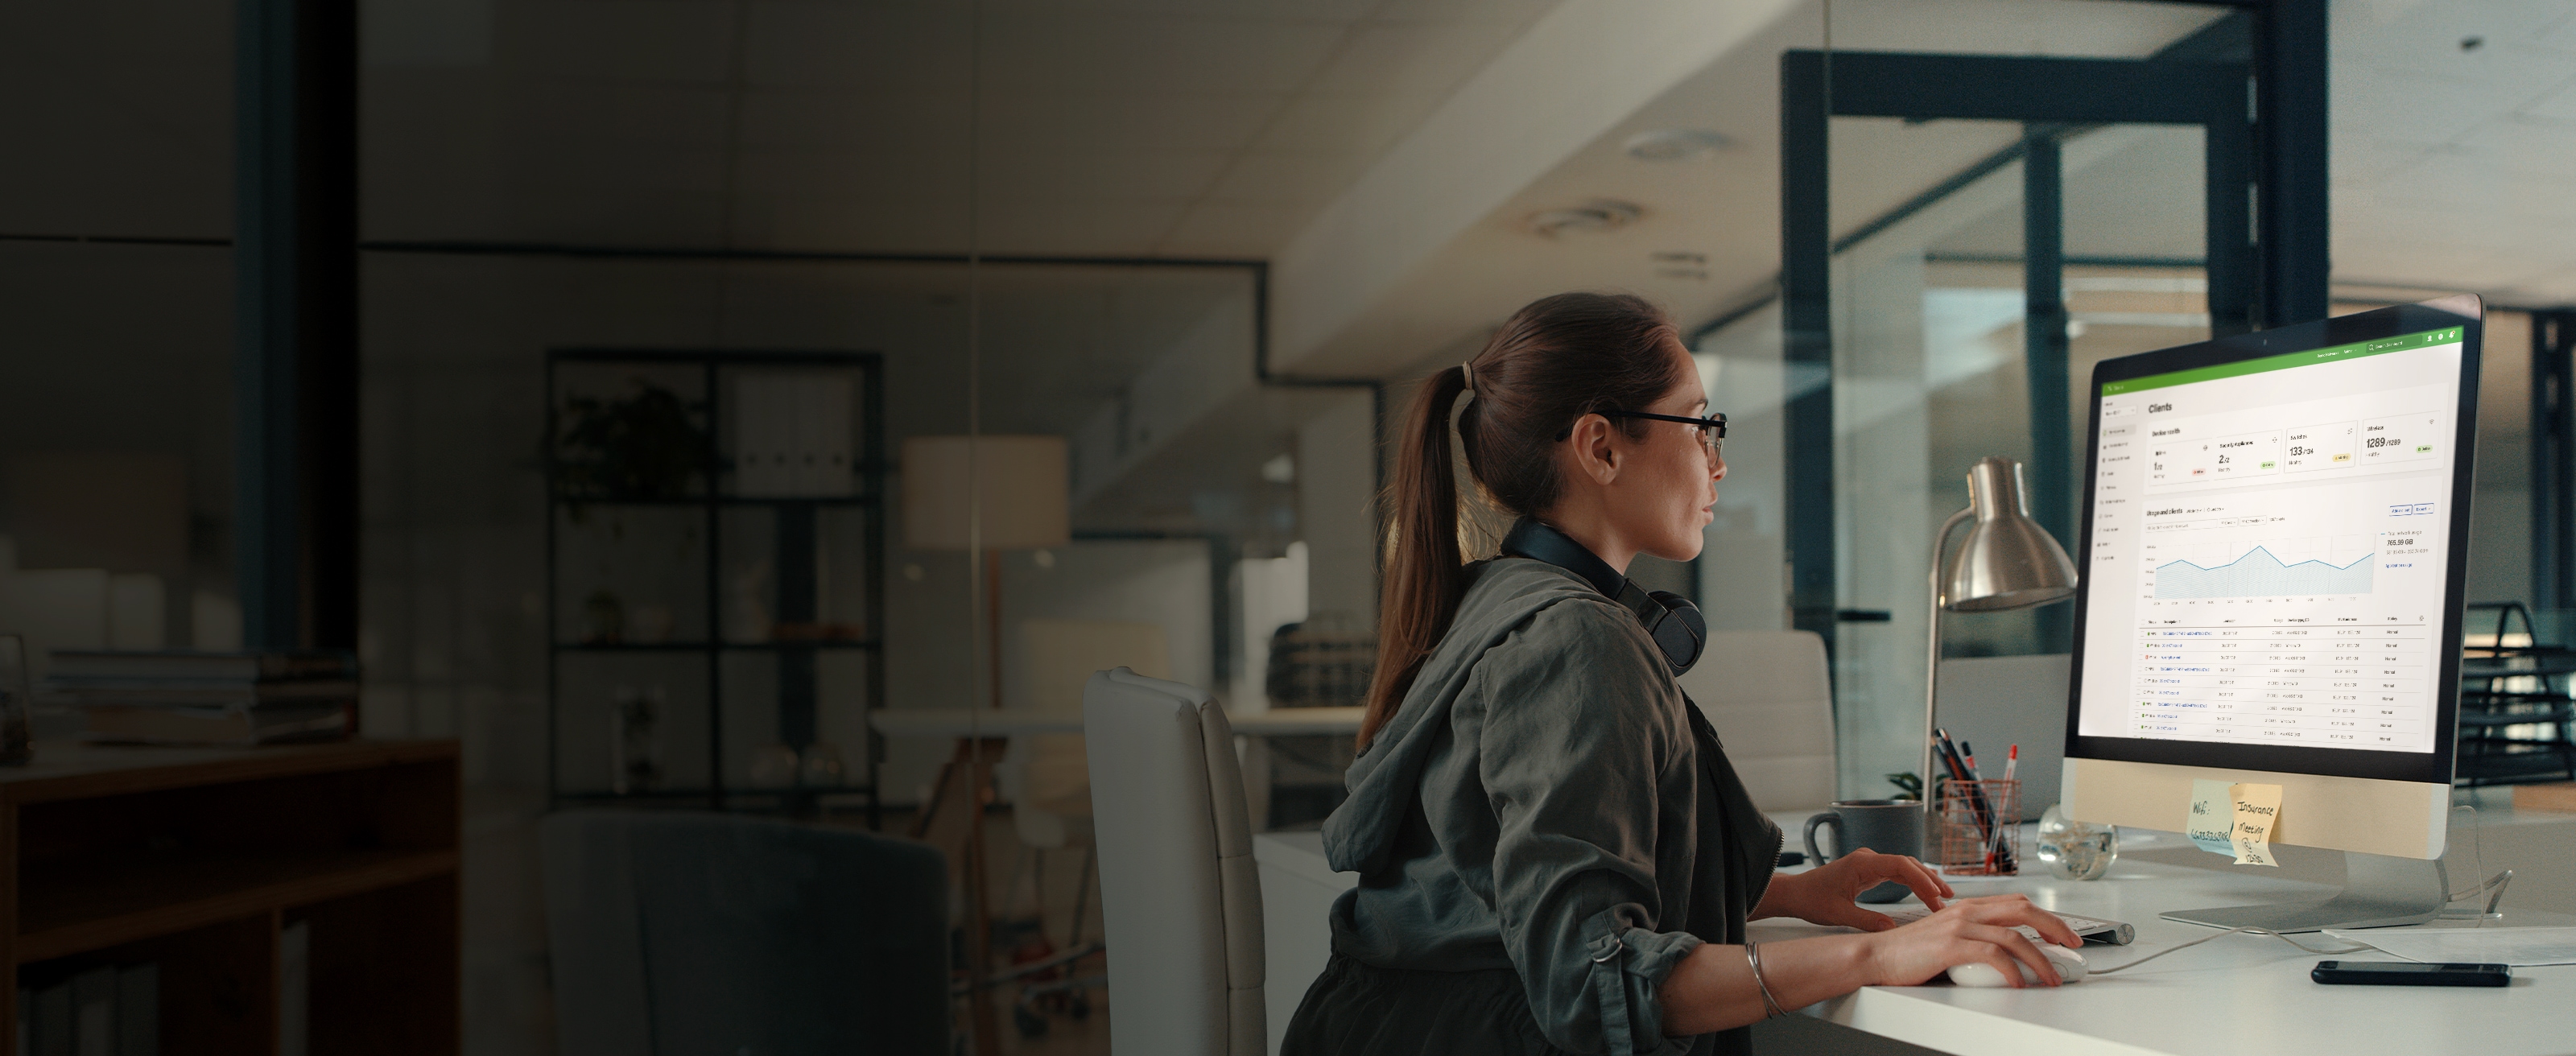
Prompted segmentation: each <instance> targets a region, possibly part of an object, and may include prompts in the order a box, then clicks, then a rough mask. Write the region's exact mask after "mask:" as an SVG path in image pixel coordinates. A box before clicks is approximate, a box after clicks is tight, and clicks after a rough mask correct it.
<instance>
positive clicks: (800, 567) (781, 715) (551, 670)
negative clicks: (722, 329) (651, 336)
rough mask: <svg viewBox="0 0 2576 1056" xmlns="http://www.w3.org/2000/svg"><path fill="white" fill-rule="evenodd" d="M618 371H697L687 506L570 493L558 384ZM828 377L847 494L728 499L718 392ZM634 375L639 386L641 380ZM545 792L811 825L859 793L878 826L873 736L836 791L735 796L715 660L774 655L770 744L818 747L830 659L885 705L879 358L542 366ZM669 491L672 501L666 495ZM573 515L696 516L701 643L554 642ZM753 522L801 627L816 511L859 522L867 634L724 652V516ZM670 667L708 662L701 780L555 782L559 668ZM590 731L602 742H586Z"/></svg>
mask: <svg viewBox="0 0 2576 1056" xmlns="http://www.w3.org/2000/svg"><path fill="white" fill-rule="evenodd" d="M621 366H625V367H632V368H634V369H636V370H637V371H639V372H657V373H659V374H662V375H665V376H669V375H672V374H673V373H674V372H675V371H685V372H690V373H693V374H694V376H695V378H696V381H697V384H698V398H697V399H696V400H695V401H686V400H685V399H684V405H685V406H686V407H687V409H688V412H689V415H690V417H691V418H692V419H693V420H694V424H695V425H696V427H697V429H698V430H699V432H700V436H701V439H702V443H701V444H700V445H699V450H698V452H697V454H696V457H695V460H694V465H692V466H691V467H690V473H691V479H690V480H689V482H688V483H687V485H686V486H685V487H682V488H680V489H679V490H680V491H682V492H683V494H677V495H674V494H668V493H660V494H644V493H634V492H628V493H622V494H621V493H618V492H616V491H614V490H579V489H575V488H572V487H569V486H568V482H567V480H566V472H565V469H566V467H567V466H568V465H570V464H571V463H570V462H569V461H567V459H566V457H565V456H566V445H565V414H566V403H565V400H564V396H565V391H564V386H563V384H562V382H563V377H564V374H565V371H566V370H567V369H586V370H593V371H614V370H615V369H617V368H619V367H621ZM763 371H774V372H816V373H824V372H833V371H846V372H847V373H848V374H849V376H850V377H852V378H853V379H854V381H855V387H854V391H853V394H852V396H853V398H852V406H851V408H850V417H851V426H852V429H853V431H854V435H853V436H852V437H851V441H852V451H853V458H852V460H851V465H850V472H851V473H853V474H854V476H855V478H856V479H855V480H854V481H853V485H854V487H853V489H852V493H851V494H848V495H827V496H814V497H775V498H773V497H762V496H747V495H741V494H736V493H735V488H736V487H737V486H738V480H737V473H736V470H737V466H736V463H735V459H734V457H733V454H734V453H733V452H731V451H730V450H728V445H727V443H726V437H727V435H728V430H729V429H730V428H731V427H732V425H733V424H734V423H733V422H731V421H730V420H728V418H727V414H726V412H727V408H726V406H725V403H726V401H725V394H726V391H727V390H726V387H725V384H724V382H725V380H726V378H727V376H728V375H731V374H737V373H742V372H763ZM639 376H640V375H639ZM545 399H546V444H545V455H544V460H545V468H546V499H547V502H546V597H545V609H546V627H547V634H548V643H547V644H548V648H547V651H546V727H547V746H546V784H547V791H548V795H549V798H550V800H551V801H552V802H553V803H554V804H555V805H557V806H569V805H576V804H593V805H595V804H602V803H626V804H632V805H636V806H656V805H658V806H704V807H708V808H711V809H717V810H752V811H773V812H783V813H789V814H812V813H814V812H816V811H817V810H818V808H819V806H820V805H821V804H822V802H823V799H824V797H844V796H849V795H857V796H862V797H864V800H865V807H864V809H865V811H866V817H867V823H868V824H869V826H870V827H872V828H873V827H875V826H877V825H878V824H879V823H880V820H881V819H880V810H881V806H880V801H881V798H882V797H881V796H880V795H879V789H878V781H879V769H880V767H881V766H882V764H883V762H884V756H885V751H884V742H883V739H882V738H881V737H879V736H878V735H877V734H876V733H875V731H874V730H873V729H868V730H865V732H864V740H863V742H862V743H860V744H858V745H855V746H850V747H856V748H857V749H858V751H857V752H856V753H855V754H856V756H857V758H855V759H853V758H850V757H849V754H846V753H845V755H844V757H843V764H844V767H845V775H846V779H845V780H844V782H842V783H841V784H839V785H834V786H828V787H809V786H806V785H804V784H802V783H799V784H798V785H796V786H794V787H787V788H753V787H731V786H729V785H728V783H727V781H726V776H725V755H724V752H725V727H726V715H727V705H728V703H731V702H737V701H735V700H734V698H731V697H729V696H728V693H727V689H726V683H725V660H726V658H727V656H728V655H729V654H762V655H769V656H773V657H774V658H775V660H776V671H777V699H776V707H777V730H776V737H777V740H778V743H781V744H785V745H787V746H788V747H790V748H793V749H796V750H797V751H798V752H800V753H802V752H803V751H804V750H805V749H806V748H807V747H808V746H809V745H811V744H813V743H814V741H815V740H816V738H817V732H818V730H817V725H818V721H817V720H818V717H819V711H818V703H819V702H818V688H819V687H818V672H817V667H818V660H819V658H820V657H821V656H822V655H824V654H827V653H834V652H842V651H850V652H857V653H862V654H865V656H866V660H865V663H866V675H865V678H864V680H863V685H864V689H863V692H864V693H865V702H864V706H865V708H867V709H869V710H874V709H877V708H881V707H883V706H885V681H886V675H885V663H884V653H885V650H884V635H885V626H886V623H885V574H886V561H885V554H886V549H885V547H886V544H885V539H886V481H887V467H888V465H889V460H888V457H887V450H886V440H885V425H884V421H885V417H884V403H885V369H884V359H883V357H882V356H880V355H878V354H876V353H871V352H834V351H803V350H732V349H707V350H692V349H618V348H562V349H553V350H550V351H549V352H548V353H547V356H546V382H545ZM663 490H665V491H666V492H667V490H668V489H663ZM576 509H583V510H601V509H607V510H615V509H638V510H646V509H664V510H672V511H687V510H695V511H697V512H698V513H699V520H698V529H699V530H698V535H697V539H698V543H697V557H698V560H699V563H700V565H701V568H700V569H699V570H698V571H699V573H700V575H701V576H702V582H701V584H700V587H701V589H702V590H703V592H704V597H703V599H702V610H703V611H702V612H701V613H700V617H701V619H702V622H701V623H700V625H699V626H700V628H701V629H702V633H701V634H700V635H698V636H695V637H691V638H687V639H673V640H660V641H600V640H593V641H582V640H570V641H567V640H566V639H565V636H564V627H565V616H566V611H565V609H564V604H565V598H564V597H563V595H564V593H565V590H564V586H565V584H564V579H565V577H564V569H563V567H562V565H563V558H564V539H563V534H564V531H565V528H564V522H565V520H566V519H567V514H568V513H570V512H571V511H573V510H576ZM743 510H756V511H765V512H767V513H768V514H769V515H770V519H771V522H772V527H773V536H774V538H773V540H772V542H771V550H770V555H771V556H770V564H771V567H772V568H773V569H774V577H775V588H774V589H775V593H774V596H773V600H772V603H771V604H772V607H773V608H774V610H775V611H774V613H772V614H771V618H772V620H773V621H774V622H773V627H775V626H780V625H794V624H798V623H807V624H811V623H812V622H813V621H814V620H815V619H816V616H817V612H818V602H819V600H820V599H819V597H818V593H819V586H820V575H819V569H818V566H817V561H818V557H819V555H820V554H821V552H822V551H821V547H822V545H823V542H822V540H821V539H820V537H819V535H818V523H817V522H818V520H819V519H820V517H821V515H822V514H823V513H824V512H825V511H834V510H850V511H854V512H857V513H858V514H859V515H860V517H861V532H862V533H863V535H864V543H863V545H862V547H861V549H862V554H863V557H862V560H861V566H862V568H863V570H864V571H863V576H864V587H863V596H864V601H863V610H864V611H863V614H862V620H863V623H862V624H861V626H862V628H863V633H862V634H861V635H860V636H858V637H856V638H829V637H809V638H777V637H773V638H769V639H762V640H728V639H727V637H726V635H725V633H724V631H725V619H724V613H723V611H722V610H723V606H724V605H725V603H726V600H727V597H726V594H725V591H724V589H723V586H724V585H723V583H722V582H721V580H722V576H723V564H724V554H725V551H724V545H725V542H726V538H725V534H724V533H725V523H724V522H725V519H726V518H725V516H724V515H725V514H726V513H727V512H729V511H743ZM572 656H589V657H596V658H603V659H605V658H616V657H654V656H661V657H669V656H698V657H701V658H703V661H704V664H705V668H704V671H705V674H704V677H705V680H706V683H705V684H706V695H705V701H706V728H705V742H706V743H705V749H706V759H705V767H706V780H705V782H704V783H703V784H702V785H700V784H690V785H687V786H685V787H653V788H637V789H630V790H629V791H626V792H614V791H604V790H601V789H600V788H597V787H592V786H590V785H588V784H587V783H586V782H584V781H582V780H581V776H580V775H567V774H566V773H565V772H564V770H565V768H564V754H565V753H564V744H563V741H564V738H565V736H566V730H565V709H566V701H565V678H564V661H565V659H566V658H567V657H572ZM595 732H598V731H595Z"/></svg>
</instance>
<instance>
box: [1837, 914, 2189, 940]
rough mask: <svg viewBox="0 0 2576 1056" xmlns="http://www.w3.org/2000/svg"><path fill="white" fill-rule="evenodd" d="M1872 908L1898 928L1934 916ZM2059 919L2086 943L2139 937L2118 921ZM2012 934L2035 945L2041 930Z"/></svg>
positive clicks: (2027, 929) (2023, 929)
mask: <svg viewBox="0 0 2576 1056" xmlns="http://www.w3.org/2000/svg"><path fill="white" fill-rule="evenodd" d="M1870 908H1872V909H1876V910H1878V911H1879V912H1881V913H1885V914H1887V916H1888V919H1890V920H1893V921H1895V922H1897V923H1899V924H1912V923H1914V922H1915V921H1918V920H1921V919H1923V918H1925V917H1928V916H1931V915H1932V911H1931V910H1928V909H1925V908H1923V907H1922V906H1920V905H1905V906H1872V907H1870ZM2056 916H2057V919H2059V920H2062V921H2065V922H2066V927H2067V929H2068V930H2070V931H2073V932H2074V933H2075V937H2077V938H2079V939H2083V940H2084V941H2086V942H2098V943H2104V944H2107V945H2111V946H2126V945H2128V944H2129V943H2130V942H2131V941H2132V940H2134V939H2136V938H2137V937H2138V929H2136V928H2132V927H2130V926H2128V925H2126V924H2122V923H2120V922H2119V921H2116V920H2094V919H2093V918H2091V917H2079V916H2076V915H2074V914H2072V913H2059V914H2057V915H2056ZM2013 930H2014V931H2018V932H2020V933H2022V934H2023V935H2026V936H2029V938H2030V940H2031V941H2033V942H2037V941H2039V929H2037V928H2033V927H2029V926H2027V925H2025V926H2022V927H2018V928H2014V929H2013Z"/></svg>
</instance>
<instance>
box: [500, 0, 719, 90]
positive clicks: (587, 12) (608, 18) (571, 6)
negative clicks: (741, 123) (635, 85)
mask: <svg viewBox="0 0 2576 1056" xmlns="http://www.w3.org/2000/svg"><path fill="white" fill-rule="evenodd" d="M734 7H735V5H733V4H731V3H724V2H720V0H516V2H514V3H509V4H505V5H503V6H502V8H501V11H500V18H499V24H500V33H501V55H502V59H503V61H504V62H506V63H510V64H513V65H518V66H521V67H523V68H526V69H529V70H530V71H531V72H537V71H542V72H543V73H544V74H546V75H551V76H558V77H597V78H604V79H609V80H622V81H673V82H681V83H698V84H713V83H724V82H726V81H729V80H731V79H732V64H733V38H734V28H735V22H736V19H737V15H736V12H735V10H734Z"/></svg>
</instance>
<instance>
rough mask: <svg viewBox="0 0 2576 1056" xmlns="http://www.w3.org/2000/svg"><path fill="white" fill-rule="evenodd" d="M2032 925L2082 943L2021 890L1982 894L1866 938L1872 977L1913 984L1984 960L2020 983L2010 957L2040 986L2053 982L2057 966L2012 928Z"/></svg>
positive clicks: (2050, 936) (2056, 938)
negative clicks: (1979, 896) (1956, 966)
mask: <svg viewBox="0 0 2576 1056" xmlns="http://www.w3.org/2000/svg"><path fill="white" fill-rule="evenodd" d="M2022 926H2028V927H2031V928H2034V929H2037V930H2038V932H2039V933H2040V935H2041V936H2042V937H2044V938H2046V939H2047V940H2048V941H2050V942H2054V943H2057V944H2058V945H2060V946H2064V947H2066V948H2068V949H2074V948H2077V947H2080V946H2082V945H2084V940H2082V939H2079V938H2077V937H2076V936H2075V932H2074V930H2073V929H2070V928H2068V927H2067V926H2066V922H2065V921H2062V920H2059V919H2057V914H2054V913H2051V912H2048V911H2047V910H2044V909H2041V908H2039V907H2038V906H2034V905H2031V904H2030V899H2028V898H2025V897H2023V896H2021V895H1988V896H1986V897H1983V898H1960V899H1952V900H1951V901H1950V904H1949V905H1947V906H1943V907H1942V908H1941V911H1940V912H1938V913H1934V914H1932V915H1931V916H1928V917H1925V918H1923V919H1921V920H1918V921H1915V922H1914V923H1912V924H1908V925H1905V926H1904V927H1901V928H1897V929H1894V930H1892V931H1882V932H1877V933H1875V934H1872V935H1868V936H1865V938H1866V939H1868V940H1869V963H1870V968H1871V971H1870V973H1869V974H1870V976H1871V978H1872V981H1873V982H1875V983H1877V984H1879V985H1884V986H1913V985H1916V984H1918V983H1923V982H1927V981H1929V980H1931V978H1932V977H1933V976H1936V975H1939V974H1941V973H1942V972H1944V971H1947V970H1949V968H1950V967H1951V966H1953V965H1961V964H1971V963H1974V964H1984V965H1987V966H1989V967H1992V968H1993V969H1994V970H1996V971H1998V972H2001V973H2003V977H2004V980H2005V982H2007V983H2009V984H2010V985H2012V986H2015V987H2019V986H2021V985H2022V974H2021V973H2020V972H2017V971H2014V970H2013V966H2012V963H2011V962H2013V961H2020V962H2021V963H2023V964H2026V965H2029V966H2030V972H2031V976H2032V977H2033V978H2036V979H2038V980H2039V981H2040V983H2041V985H2044V986H2056V985H2057V969H2055V968H2053V967H2050V965H2049V963H2048V957H2047V956H2046V955H2044V954H2042V953H2040V952H2039V948H2038V947H2036V946H2033V945H2031V943H2030V940H2029V939H2027V938H2024V937H2023V936H2022V934H2021V933H2020V932H2018V931H2014V930H2013V929H2014V928H2016V927H2022Z"/></svg>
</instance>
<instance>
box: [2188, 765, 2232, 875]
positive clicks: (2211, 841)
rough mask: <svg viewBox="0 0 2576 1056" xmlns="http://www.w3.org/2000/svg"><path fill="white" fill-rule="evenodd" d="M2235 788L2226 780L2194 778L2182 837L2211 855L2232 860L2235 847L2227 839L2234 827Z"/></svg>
mask: <svg viewBox="0 0 2576 1056" xmlns="http://www.w3.org/2000/svg"><path fill="white" fill-rule="evenodd" d="M2235 787H2236V786H2235V785H2233V784H2230V783H2229V782H2226V781H2211V780H2209V779H2207V778H2199V779H2195V780H2193V781H2192V783H2191V814H2190V816H2189V817H2187V818H2185V819H2184V821H2183V830H2182V831H2183V835H2185V836H2189V837H2191V842H2193V843H2197V844H2199V845H2200V849H2201V850H2204V851H2208V852H2209V853H2211V854H2223V855H2226V856H2228V857H2229V858H2234V857H2236V844H2235V842H2234V841H2233V840H2231V839H2229V838H2228V837H2229V835H2230V831H2229V830H2232V829H2234V828H2235V827H2236V796H2235V792H2234V790H2235Z"/></svg>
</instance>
